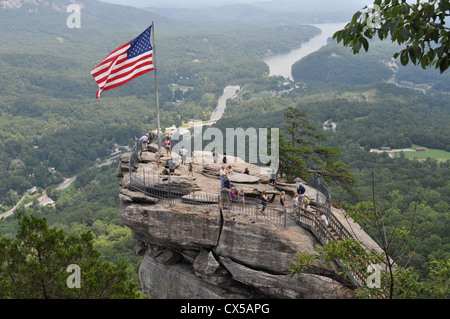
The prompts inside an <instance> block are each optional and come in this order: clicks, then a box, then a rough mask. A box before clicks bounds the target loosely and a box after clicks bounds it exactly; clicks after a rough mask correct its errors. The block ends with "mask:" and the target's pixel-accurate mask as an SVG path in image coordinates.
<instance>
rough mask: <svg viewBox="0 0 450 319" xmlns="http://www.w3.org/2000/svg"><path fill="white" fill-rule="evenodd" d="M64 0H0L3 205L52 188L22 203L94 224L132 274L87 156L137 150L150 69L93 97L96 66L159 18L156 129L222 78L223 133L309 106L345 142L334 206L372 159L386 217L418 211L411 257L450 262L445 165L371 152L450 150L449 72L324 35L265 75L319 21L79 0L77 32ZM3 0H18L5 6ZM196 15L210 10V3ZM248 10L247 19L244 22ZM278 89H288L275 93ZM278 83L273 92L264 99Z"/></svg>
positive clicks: (112, 192) (203, 102) (67, 227)
mask: <svg viewBox="0 0 450 319" xmlns="http://www.w3.org/2000/svg"><path fill="white" fill-rule="evenodd" d="M69 2H70V1H64V0H53V1H38V0H36V1H25V0H22V1H2V2H1V4H0V17H1V19H0V71H1V75H2V76H1V77H0V205H1V206H0V213H1V212H4V211H8V210H9V209H10V208H11V207H12V206H13V205H14V204H16V203H17V202H18V200H19V199H20V197H21V195H22V194H23V193H24V191H25V190H27V189H29V188H31V187H32V186H37V187H38V188H39V189H40V190H41V191H42V190H46V191H47V195H49V196H50V197H51V198H52V199H53V200H55V202H56V205H55V207H40V206H39V205H38V204H37V203H36V201H35V202H34V204H33V203H32V205H31V206H29V207H27V208H25V207H24V206H21V207H20V209H21V210H23V211H25V213H29V214H35V215H37V216H39V217H46V218H47V219H48V220H49V222H50V223H51V224H53V225H55V226H56V227H61V228H62V229H64V231H66V232H69V233H80V232H82V231H86V230H91V231H92V232H93V233H94V234H95V245H96V247H97V248H98V249H99V250H100V251H101V253H102V256H103V257H102V258H104V259H107V260H111V261H114V262H117V261H119V259H126V260H127V261H128V262H129V263H130V267H129V268H130V269H129V272H130V273H131V274H133V276H134V278H137V273H136V270H137V267H138V263H139V261H138V258H136V256H135V253H134V250H133V246H134V241H133V239H132V238H131V234H130V233H129V230H127V229H125V228H123V227H122V226H121V225H119V224H118V223H117V221H116V217H115V216H116V212H117V205H118V198H117V196H118V185H117V179H116V176H115V174H116V171H115V167H114V166H105V167H102V168H94V164H95V162H96V159H97V158H105V157H106V156H108V155H109V154H110V153H111V151H112V150H113V149H114V147H115V144H118V145H129V146H131V145H132V143H133V138H134V137H135V136H139V134H140V133H141V132H143V131H147V130H148V129H150V128H151V129H155V128H156V122H155V86H154V73H153V72H150V73H148V74H147V75H145V76H142V77H139V78H136V79H135V80H133V81H132V82H130V83H127V84H126V85H124V86H122V87H118V88H116V89H114V90H111V91H108V92H105V94H104V95H102V97H101V98H100V99H98V100H96V99H95V92H96V90H97V85H96V83H95V81H94V80H93V78H92V76H91V75H90V71H91V69H92V68H93V67H95V66H96V65H97V64H98V63H100V62H101V61H102V59H104V58H105V57H106V56H107V55H108V54H109V53H110V52H111V51H112V50H114V49H115V48H117V47H118V46H119V45H122V44H124V43H125V42H127V41H129V40H131V39H133V38H134V37H136V36H137V35H139V33H140V32H142V31H143V30H144V29H145V28H147V27H148V26H149V25H150V24H151V23H152V21H154V22H155V30H154V32H155V38H156V39H155V40H156V43H155V48H156V62H157V67H158V90H159V97H160V107H161V125H162V127H163V128H164V127H167V126H170V125H173V124H175V125H177V126H178V125H180V124H181V123H182V121H183V120H186V119H191V118H193V119H197V120H205V119H209V116H210V115H211V112H212V111H213V109H214V108H215V106H216V104H217V99H218V97H219V96H220V95H221V94H222V91H223V89H224V87H225V86H226V85H229V84H239V85H241V87H242V90H241V92H240V93H239V96H238V98H237V99H233V100H229V101H228V106H227V109H226V112H225V114H224V117H223V118H222V119H221V120H220V121H218V122H217V125H216V126H217V127H219V128H221V129H225V128H227V127H234V128H244V129H246V128H248V127H254V128H265V127H267V126H271V127H280V128H281V127H283V125H284V122H285V119H284V115H283V113H284V110H285V109H286V108H287V107H289V106H295V107H297V108H299V109H301V110H302V111H304V112H305V113H306V114H307V118H308V120H309V121H310V122H311V123H312V124H313V125H314V126H316V127H317V128H318V129H319V130H322V124H323V123H324V122H325V121H327V120H331V122H333V123H335V124H336V131H335V132H333V131H332V130H327V131H325V133H326V136H327V138H328V140H327V142H326V144H327V145H330V146H337V147H339V148H340V149H341V151H342V153H343V160H344V161H345V162H346V163H347V164H348V165H350V166H351V168H352V171H353V172H354V173H355V175H356V177H357V179H358V182H359V186H358V187H357V189H356V191H357V193H358V194H359V199H355V198H351V197H349V196H348V195H347V194H344V193H342V190H340V189H333V200H334V201H335V202H336V203H339V204H340V205H345V204H354V203H357V202H358V201H369V200H371V199H372V197H371V190H372V188H371V186H372V180H371V170H373V169H375V170H376V174H375V184H376V197H377V200H378V201H379V203H380V205H381V206H382V207H383V208H384V209H386V210H387V211H389V212H390V213H391V216H392V218H391V219H390V220H389V222H390V223H391V224H392V225H396V224H398V223H406V222H407V218H409V217H410V216H412V214H413V212H414V211H415V210H418V218H417V221H418V223H419V224H418V227H417V229H418V231H419V233H420V236H418V239H417V242H419V243H418V246H417V247H416V246H415V244H416V243H417V242H416V241H414V242H412V243H411V247H410V250H411V251H413V250H415V252H416V254H415V255H414V257H413V259H412V263H413V265H414V266H415V267H416V268H417V269H418V270H419V271H420V273H421V274H422V275H423V276H426V274H427V270H428V269H429V266H430V262H431V261H432V260H447V259H448V258H449V256H450V241H449V237H448V234H449V233H450V231H449V225H450V216H449V211H450V182H449V181H450V169H449V163H450V162H449V161H445V160H441V159H440V160H439V161H438V160H436V159H432V158H430V159H427V160H424V161H416V160H408V159H406V158H405V157H404V156H402V155H399V157H397V158H390V157H389V156H388V155H387V154H386V153H384V154H375V153H370V152H369V150H370V148H381V147H391V148H407V147H412V145H413V144H416V145H420V146H424V147H429V148H436V149H440V150H447V151H450V148H449V147H450V140H449V138H450V126H449V125H448V123H449V121H450V113H449V112H450V97H449V95H447V91H448V83H449V82H448V81H449V78H448V76H449V75H447V74H443V75H436V74H435V73H433V71H432V70H420V69H417V67H416V68H414V67H399V68H396V67H395V66H394V65H393V64H392V62H395V61H391V57H392V54H391V52H392V50H391V48H390V47H389V45H388V46H386V45H384V44H380V45H378V44H375V45H373V46H371V48H372V47H373V48H374V49H373V50H372V51H371V52H370V53H369V54H361V55H359V56H354V55H353V54H351V53H350V51H349V50H346V49H343V48H342V47H340V46H336V45H334V44H329V45H328V46H326V47H324V48H322V49H321V50H319V51H318V52H316V53H314V54H311V55H310V56H308V57H306V58H304V59H303V60H302V61H300V62H298V63H297V64H296V65H294V67H293V69H292V74H293V76H294V79H295V81H296V82H295V83H286V80H285V79H283V78H277V77H269V76H268V73H269V68H268V66H267V65H266V64H265V63H264V62H262V61H261V56H264V55H265V54H267V53H268V52H274V53H277V52H285V51H289V49H292V48H295V47H298V46H299V45H301V43H302V42H303V41H306V40H307V39H309V38H311V37H312V36H314V35H316V34H318V32H319V30H318V29H317V28H315V27H312V26H302V25H301V23H302V22H303V21H306V20H301V18H300V20H298V21H297V20H296V19H297V16H296V15H295V14H294V13H293V14H292V16H289V19H288V17H286V20H285V22H286V23H285V24H284V25H280V23H279V22H278V21H276V20H275V19H274V20H270V21H265V22H267V23H265V24H264V25H262V24H261V23H260V22H259V21H261V18H262V17H264V16H267V11H264V6H259V7H258V8H259V9H258V10H255V9H254V8H248V7H242V6H239V7H234V8H233V7H227V9H229V10H230V11H228V12H230V13H233V15H232V16H228V18H230V19H233V23H230V22H229V21H225V20H226V18H227V16H225V17H223V19H221V20H220V21H211V22H205V21H200V20H195V19H190V18H189V17H188V12H180V11H178V10H172V11H166V10H163V9H158V10H157V13H156V12H155V11H152V9H148V8H147V9H145V10H141V9H137V8H132V7H127V6H118V5H111V4H106V3H102V2H99V1H96V0H92V1H88V0H80V1H78V2H77V3H79V4H81V5H82V8H81V28H79V29H78V28H68V26H67V24H66V20H67V18H68V16H69V15H70V13H68V12H66V11H65V10H64V9H61V8H64V6H65V5H67V4H68V3H69ZM5 3H15V4H17V3H19V4H22V3H23V5H22V6H21V7H20V8H6V7H5V5H4V4H5ZM267 5H269V3H268V4H267ZM271 5H274V3H271ZM55 8H56V9H58V8H59V9H58V10H55ZM155 10H156V9H155ZM210 10H213V9H210ZM214 10H215V11H216V13H217V10H216V9H214ZM246 10H250V11H246ZM169 12H170V14H169ZM202 12H203V14H204V17H205V19H204V20H206V17H207V15H208V12H212V11H207V10H206V9H205V11H202ZM225 12H226V11H219V12H218V13H217V14H219V13H220V14H222V13H225ZM243 12H244V13H245V12H247V13H248V14H250V15H251V16H252V17H253V18H252V19H245V20H244V21H242V19H240V18H239V14H240V13H243ZM165 14H167V15H171V17H168V16H166V15H165ZM196 14H198V13H196ZM258 17H259V18H258ZM298 17H300V16H298ZM294 20H295V21H294ZM288 21H290V22H292V24H290V23H288ZM394 64H395V63H394ZM397 65H399V63H397ZM449 74H450V73H449ZM390 80H392V81H391V83H388V81H390ZM402 81H405V82H412V83H414V84H426V85H429V86H430V89H426V92H425V93H423V92H422V91H418V90H413V89H412V88H406V87H399V86H397V85H394V84H393V83H397V84H398V85H400V84H401V83H400V82H402ZM174 88H178V90H176V89H174ZM180 88H182V89H183V90H181V89H180ZM285 89H292V90H291V91H290V93H289V94H283V95H281V97H278V96H276V94H275V93H280V94H281V92H282V91H283V90H285ZM261 92H263V93H264V97H261V95H260V94H261ZM268 92H269V93H268ZM272 93H274V96H273V97H270V98H269V97H266V96H270V95H271V94H272ZM50 168H55V170H51V169H50ZM74 175H77V180H76V182H75V183H74V184H73V185H72V186H71V187H70V188H68V189H67V190H65V191H58V190H56V189H55V187H56V185H57V184H58V183H60V182H61V181H62V180H63V178H64V177H71V176H74ZM415 204H417V208H416V206H415ZM15 222H16V220H15V217H11V218H8V219H6V220H2V221H1V222H0V235H1V234H3V233H5V234H7V235H8V236H11V234H14V232H15V227H16V226H15ZM369 231H370V230H369Z"/></svg>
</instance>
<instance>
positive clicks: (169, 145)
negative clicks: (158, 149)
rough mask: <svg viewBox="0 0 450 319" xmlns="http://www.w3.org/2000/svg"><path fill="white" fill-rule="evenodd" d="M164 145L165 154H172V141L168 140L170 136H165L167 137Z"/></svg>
mask: <svg viewBox="0 0 450 319" xmlns="http://www.w3.org/2000/svg"><path fill="white" fill-rule="evenodd" d="M164 146H165V148H166V154H167V155H169V154H172V142H171V141H170V137H168V136H167V138H166V139H165V140H164Z"/></svg>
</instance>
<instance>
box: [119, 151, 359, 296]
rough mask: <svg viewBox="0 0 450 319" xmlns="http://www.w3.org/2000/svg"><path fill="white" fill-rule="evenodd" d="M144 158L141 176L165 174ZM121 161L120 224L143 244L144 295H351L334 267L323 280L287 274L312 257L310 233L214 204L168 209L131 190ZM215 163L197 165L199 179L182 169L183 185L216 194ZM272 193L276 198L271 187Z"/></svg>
mask: <svg viewBox="0 0 450 319" xmlns="http://www.w3.org/2000/svg"><path fill="white" fill-rule="evenodd" d="M145 153H147V154H145ZM143 154H145V157H146V158H147V160H146V163H138V165H136V166H137V168H136V172H137V173H139V171H140V170H144V169H145V171H151V170H153V171H155V172H157V173H158V174H160V173H162V170H163V169H164V168H163V167H161V168H157V167H156V165H155V163H154V161H152V156H151V152H144V153H143ZM122 158H123V160H122V161H121V163H120V164H119V170H120V174H119V176H121V180H120V185H121V190H120V206H119V212H118V219H119V221H120V222H121V223H123V224H125V225H126V226H128V227H129V228H131V230H132V234H133V237H134V238H136V239H137V240H138V242H139V245H138V248H137V253H138V254H139V255H141V256H142V258H143V259H142V263H141V266H140V270H139V276H140V281H141V286H142V289H143V292H144V293H145V294H148V295H150V296H152V298H184V299H196V298H208V299H211V298H239V299H241V298H310V299H315V298H353V297H354V295H355V294H354V291H353V290H352V289H350V288H348V286H347V285H346V283H345V282H340V281H338V280H335V279H333V277H334V278H337V277H338V275H337V273H338V272H339V270H338V267H337V266H330V267H329V268H328V269H327V270H326V271H325V272H324V273H323V275H318V274H311V273H303V274H301V275H300V276H295V277H291V275H290V272H289V269H288V268H289V266H290V265H291V264H292V262H293V260H294V258H295V257H296V253H297V252H308V253H315V248H316V247H317V246H318V245H320V243H319V242H318V241H317V240H316V239H315V238H314V236H313V235H312V234H311V233H310V232H309V231H307V230H305V229H303V228H301V227H299V226H290V227H286V228H284V227H283V226H282V225H275V224H273V223H271V222H270V221H267V220H262V219H256V218H249V216H247V215H245V214H242V213H239V212H234V211H230V210H221V209H220V208H218V207H214V206H212V205H189V204H186V203H183V202H182V201H180V202H177V203H169V202H168V201H165V200H162V199H155V198H152V197H149V196H146V195H144V194H142V193H140V192H136V191H133V190H132V189H130V188H131V187H130V181H129V174H128V171H127V162H128V158H127V157H126V156H123V157H122ZM212 165H214V164H207V165H205V172H206V173H205V174H202V172H203V168H204V166H203V164H195V165H194V168H195V169H194V176H195V177H189V178H190V179H189V178H187V177H186V176H187V169H186V171H183V170H182V168H179V169H177V173H178V174H183V173H185V176H184V177H180V178H178V179H179V180H180V181H182V185H183V187H185V188H186V187H187V186H186V185H187V184H189V181H191V184H192V185H195V188H196V189H200V191H202V192H208V193H211V192H213V190H216V191H218V190H219V187H220V182H219V180H218V178H217V177H216V175H215V174H214V173H213V171H214V169H213V166H212ZM219 165H220V164H219ZM234 165H237V164H234ZM236 169H240V167H236ZM250 170H251V171H252V170H253V171H256V170H257V167H251V168H250ZM256 177H257V179H258V181H259V182H258V184H256V185H254V184H251V188H252V189H253V191H254V192H255V194H257V192H258V191H259V190H260V189H263V188H264V187H267V184H264V183H261V182H260V181H261V180H263V178H261V177H260V176H256ZM174 180H176V179H174ZM252 181H253V180H252ZM246 185H248V183H247V182H246ZM236 186H237V187H241V185H239V184H236ZM271 190H272V192H273V193H274V194H275V193H276V191H274V189H273V187H272V188H271Z"/></svg>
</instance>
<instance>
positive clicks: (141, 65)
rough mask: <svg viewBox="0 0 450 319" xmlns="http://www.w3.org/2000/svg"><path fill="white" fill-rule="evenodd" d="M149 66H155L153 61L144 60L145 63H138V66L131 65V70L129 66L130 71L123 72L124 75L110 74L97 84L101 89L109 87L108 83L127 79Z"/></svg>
mask: <svg viewBox="0 0 450 319" xmlns="http://www.w3.org/2000/svg"><path fill="white" fill-rule="evenodd" d="M148 65H153V62H152V61H148V60H143V61H141V62H140V63H138V64H134V65H131V68H130V66H128V67H127V69H129V70H128V71H126V72H123V73H120V74H116V73H114V74H109V75H108V76H107V77H106V79H105V80H103V81H98V82H97V83H98V85H99V87H104V86H107V85H108V82H113V81H117V80H120V79H121V78H125V77H127V76H128V75H130V74H131V73H133V72H136V70H139V69H141V68H144V67H146V66H148Z"/></svg>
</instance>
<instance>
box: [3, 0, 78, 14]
mask: <svg viewBox="0 0 450 319" xmlns="http://www.w3.org/2000/svg"><path fill="white" fill-rule="evenodd" d="M70 4H77V5H79V6H80V8H83V7H84V4H83V3H81V2H80V1H77V0H53V1H48V0H3V1H0V8H2V9H20V8H22V7H23V6H27V5H30V6H34V7H39V6H45V7H51V8H53V9H54V10H56V11H60V12H61V11H65V10H66V8H67V6H68V5H70ZM29 8H30V7H29V6H27V9H29ZM35 9H37V8H35Z"/></svg>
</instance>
